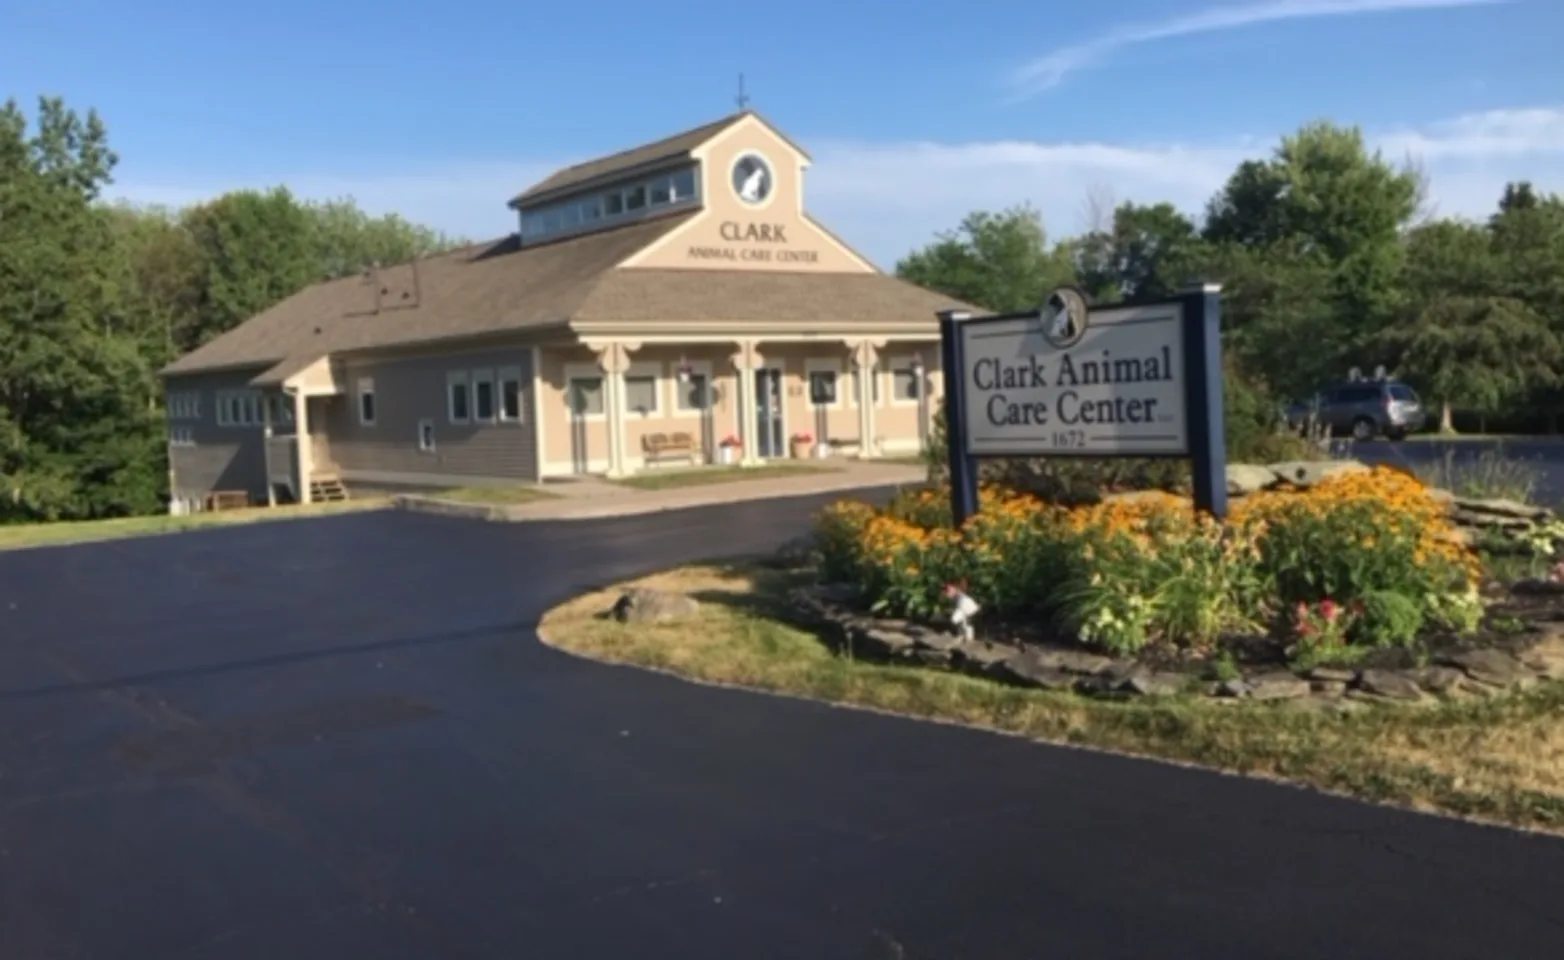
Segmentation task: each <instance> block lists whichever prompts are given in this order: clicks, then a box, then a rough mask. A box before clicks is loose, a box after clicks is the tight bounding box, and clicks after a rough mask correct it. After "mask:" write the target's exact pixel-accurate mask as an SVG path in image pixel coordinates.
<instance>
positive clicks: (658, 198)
mask: <svg viewBox="0 0 1564 960" xmlns="http://www.w3.org/2000/svg"><path fill="white" fill-rule="evenodd" d="M651 188H652V196H651V203H652V206H654V207H655V206H660V205H662V204H665V203H672V202H673V178H672V177H658V178H657V179H656V180H653V181H652V184H651Z"/></svg>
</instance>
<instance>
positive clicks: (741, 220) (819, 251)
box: [624, 118, 874, 273]
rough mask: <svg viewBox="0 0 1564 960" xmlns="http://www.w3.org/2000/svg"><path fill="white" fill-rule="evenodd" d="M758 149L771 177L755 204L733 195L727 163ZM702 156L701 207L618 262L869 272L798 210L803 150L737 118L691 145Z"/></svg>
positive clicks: (801, 205)
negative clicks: (697, 146) (764, 193)
mask: <svg viewBox="0 0 1564 960" xmlns="http://www.w3.org/2000/svg"><path fill="white" fill-rule="evenodd" d="M752 152H753V153H757V154H759V155H760V156H761V157H762V158H764V160H765V161H766V164H767V166H768V167H770V169H771V172H772V176H773V183H772V189H771V192H770V194H769V196H767V197H766V198H765V200H764V201H762V202H761V203H759V204H748V203H745V202H744V201H742V200H740V199H739V197H738V194H737V193H736V192H735V190H734V188H733V166H734V164H735V163H736V162H738V160H739V159H740V158H741V157H743V156H745V155H746V154H748V153H752ZM694 155H695V156H696V157H697V158H698V159H699V160H700V162H701V166H700V169H701V179H702V184H701V194H702V201H703V209H702V212H701V213H700V214H699V215H697V216H696V217H695V218H694V219H692V220H691V221H690V222H689V223H687V224H685V225H684V226H683V227H681V228H680V229H678V230H675V231H674V232H673V233H671V234H669V235H668V236H666V237H663V238H662V239H661V240H659V241H658V242H656V243H654V244H652V245H651V246H650V247H648V248H647V249H646V250H644V251H642V252H641V253H639V254H637V255H636V256H634V257H632V258H631V259H630V260H628V261H626V263H625V264H624V265H625V266H627V267H663V268H667V267H675V268H678V267H688V268H697V269H702V270H714V269H716V270H722V269H728V270H750V271H785V272H795V273H796V272H810V273H872V272H874V268H873V266H872V265H870V264H869V263H867V262H865V261H864V260H863V259H862V258H861V257H859V256H857V255H856V254H854V253H853V252H852V251H850V250H848V249H847V248H846V247H845V246H843V245H842V244H841V243H840V242H839V241H837V240H835V239H833V238H832V237H831V236H830V235H829V234H828V233H826V232H825V231H824V230H822V229H820V228H819V227H817V226H815V225H814V224H813V223H811V222H809V221H808V220H806V219H805V218H804V216H803V211H804V186H803V173H804V166H805V161H804V158H803V156H802V155H801V154H800V153H799V152H798V151H797V150H795V149H794V148H793V147H792V146H790V145H789V144H788V142H787V141H786V140H784V139H782V138H781V137H780V136H778V135H777V134H775V133H773V132H772V131H771V130H769V129H768V128H767V127H766V126H765V125H764V124H762V123H761V122H760V121H758V120H755V119H754V118H750V119H748V120H746V121H743V122H741V123H739V124H736V125H735V126H733V127H732V128H730V129H729V130H727V131H726V132H724V133H722V134H720V135H718V136H717V137H715V138H713V139H712V140H711V141H710V142H709V143H707V144H706V145H705V146H703V147H702V148H700V149H699V150H697V151H695V154H694Z"/></svg>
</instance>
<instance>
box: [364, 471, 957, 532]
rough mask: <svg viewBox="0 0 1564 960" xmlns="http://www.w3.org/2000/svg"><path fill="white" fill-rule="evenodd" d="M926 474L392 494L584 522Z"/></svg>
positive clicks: (409, 505) (477, 514) (420, 504)
mask: <svg viewBox="0 0 1564 960" xmlns="http://www.w3.org/2000/svg"><path fill="white" fill-rule="evenodd" d="M926 477H927V472H926V471H925V469H924V468H923V467H921V466H912V465H908V464H905V463H874V462H864V461H859V460H849V461H844V462H843V463H842V465H841V469H832V470H828V471H822V472H820V473H803V474H793V475H791V476H761V477H757V478H755V479H753V480H723V481H716V482H713V483H704V484H696V485H692V486H688V487H676V488H671V489H667V490H637V489H634V488H632V487H623V486H619V485H618V484H614V483H610V482H608V481H606V480H601V479H597V478H595V477H587V478H582V479H580V480H572V481H570V482H568V483H565V482H562V483H550V484H547V485H546V486H545V487H544V489H545V490H547V491H548V492H549V493H554V494H557V496H555V497H552V498H549V499H545V500H537V501H534V502H532V503H520V504H489V503H466V502H457V501H453V500H441V499H439V498H437V497H426V496H417V495H405V496H399V497H395V498H393V501H392V502H393V503H394V504H395V505H396V507H397V508H398V509H401V510H416V511H420V512H423V513H438V514H443V515H445V516H454V517H471V518H474V519H481V520H496V521H502V522H504V521H509V522H515V521H523V520H585V519H589V518H593V517H626V516H634V515H637V514H646V513H658V512H661V511H663V510H682V509H686V508H688V507H701V506H713V505H717V504H723V503H738V502H740V501H744V500H770V499H775V498H778V497H805V496H811V495H816V494H822V493H835V492H838V491H841V492H843V493H845V492H847V491H849V490H859V489H864V488H868V487H888V486H896V485H899V484H917V483H922V482H923V481H924V480H925V479H926Z"/></svg>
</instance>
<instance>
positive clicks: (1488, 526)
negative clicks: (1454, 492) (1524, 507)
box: [1450, 507, 1532, 531]
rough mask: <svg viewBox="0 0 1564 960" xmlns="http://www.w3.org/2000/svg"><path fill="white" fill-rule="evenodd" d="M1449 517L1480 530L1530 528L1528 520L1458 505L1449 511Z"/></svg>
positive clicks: (1518, 529)
mask: <svg viewBox="0 0 1564 960" xmlns="http://www.w3.org/2000/svg"><path fill="white" fill-rule="evenodd" d="M1450 519H1451V520H1452V521H1454V522H1455V523H1458V524H1460V525H1462V526H1465V527H1475V528H1477V529H1481V530H1512V531H1520V530H1528V529H1530V528H1531V525H1532V522H1531V521H1530V520H1523V519H1521V518H1520V517H1506V516H1502V515H1500V514H1496V513H1477V512H1475V511H1472V510H1463V509H1461V508H1460V507H1456V508H1455V509H1453V510H1451V511H1450Z"/></svg>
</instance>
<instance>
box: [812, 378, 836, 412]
mask: <svg viewBox="0 0 1564 960" xmlns="http://www.w3.org/2000/svg"><path fill="white" fill-rule="evenodd" d="M809 402H810V403H812V404H814V405H815V406H817V407H834V406H836V371H835V370H811V371H809Z"/></svg>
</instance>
